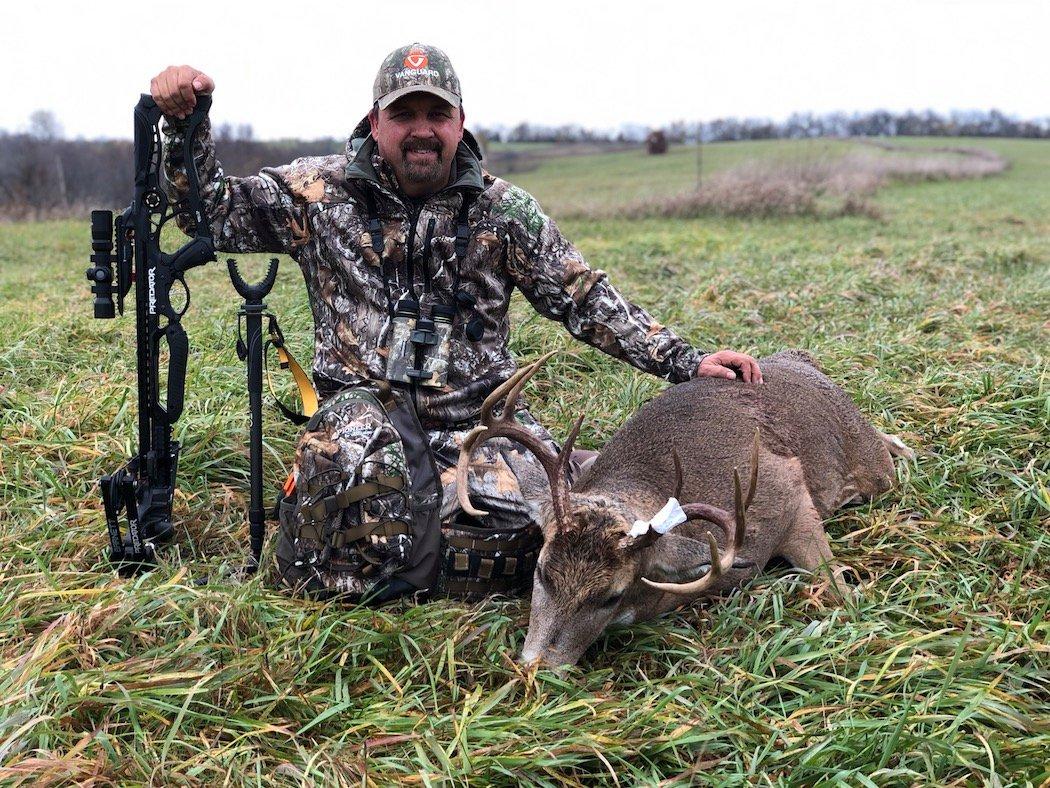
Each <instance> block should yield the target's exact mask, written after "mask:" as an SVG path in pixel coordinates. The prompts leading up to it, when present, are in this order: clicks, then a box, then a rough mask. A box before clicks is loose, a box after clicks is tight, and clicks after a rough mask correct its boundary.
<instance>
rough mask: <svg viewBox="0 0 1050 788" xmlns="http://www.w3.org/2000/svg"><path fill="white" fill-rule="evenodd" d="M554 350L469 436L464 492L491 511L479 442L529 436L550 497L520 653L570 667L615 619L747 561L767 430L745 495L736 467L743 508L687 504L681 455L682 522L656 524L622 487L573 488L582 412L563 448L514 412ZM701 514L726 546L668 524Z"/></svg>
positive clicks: (488, 404) (503, 392) (511, 385)
mask: <svg viewBox="0 0 1050 788" xmlns="http://www.w3.org/2000/svg"><path fill="white" fill-rule="evenodd" d="M550 355H551V354H547V355H546V356H544V357H542V358H541V359H540V360H539V361H537V362H536V363H534V364H532V365H530V366H528V367H525V368H523V369H522V370H520V371H519V372H518V373H517V374H515V375H514V376H513V377H512V378H511V379H510V380H508V381H507V382H506V383H505V384H504V385H503V386H501V387H500V388H498V389H496V390H495V391H494V392H493V393H492V394H491V395H490V396H489V397H488V398H487V399H486V400H485V403H484V405H483V406H482V414H481V423H480V425H479V426H478V427H477V428H475V429H474V430H473V431H472V432H471V433H470V434H469V435H468V436H467V438H466V439H465V440H464V442H463V446H462V449H461V452H460V456H459V463H458V465H457V482H458V483H457V491H458V495H459V502H460V505H461V506H462V507H463V509H464V511H466V512H468V513H470V514H474V515H475V516H482V515H484V514H485V512H482V511H479V510H478V509H476V508H474V507H473V506H472V505H471V503H470V500H469V496H468V485H467V481H468V480H467V470H468V467H469V464H470V458H471V456H472V454H473V451H474V449H475V448H476V447H477V446H478V445H479V443H480V442H482V441H484V440H487V439H489V438H494V437H505V438H509V439H511V440H514V441H517V442H518V443H521V444H522V445H524V446H526V447H527V448H528V449H529V450H530V451H532V452H533V453H534V454H535V455H536V457H537V459H538V460H539V462H540V463H541V464H542V466H543V467H544V469H545V470H546V472H547V476H548V479H549V480H550V486H551V502H550V504H549V505H547V506H545V507H543V510H542V515H541V528H542V530H543V535H544V546H543V549H542V550H541V552H540V556H539V560H538V562H537V567H536V573H535V578H534V581H533V592H532V609H531V613H530V618H529V631H528V634H527V636H526V639H525V646H524V648H523V651H522V655H521V660H522V661H523V662H526V663H528V662H535V661H541V662H544V663H547V664H551V665H564V664H572V663H575V662H576V661H577V660H578V659H579V657H580V656H581V655H582V654H583V652H584V651H586V649H587V647H588V646H590V645H591V643H593V642H594V641H595V640H596V639H597V638H598V637H599V636H600V635H601V633H602V631H604V629H605V628H606V627H607V626H608V625H609V624H610V623H630V622H631V621H634V620H635V619H636V618H638V617H640V616H639V612H640V611H642V610H644V609H647V608H648V607H652V606H655V605H657V604H658V603H659V600H660V599H662V598H663V597H664V594H666V593H670V594H677V595H683V596H689V597H695V596H697V595H698V594H700V593H702V592H703V591H704V590H706V589H708V588H710V587H711V586H712V585H714V584H715V583H716V582H717V581H718V580H719V578H720V577H721V576H722V574H723V573H724V572H726V571H728V570H729V569H730V568H733V567H734V566H735V567H736V568H740V567H741V566H742V565H743V564H734V561H736V558H737V551H738V550H739V548H740V546H741V545H742V543H743V539H744V533H745V528H746V523H745V511H746V509H747V507H748V506H749V505H750V503H751V500H752V498H753V496H754V491H755V485H756V482H757V472H758V462H757V454H758V435H757V433H756V436H755V445H754V449H753V454H752V463H751V466H752V474H751V483H750V485H749V490H748V493H747V496H746V498H745V496H744V495H743V493H742V490H741V485H740V477H739V474H738V473H735V472H734V480H735V508H736V512H735V516H734V515H733V514H730V513H729V512H726V511H725V510H723V509H721V508H719V507H716V506H711V505H709V504H705V503H689V504H686V505H685V506H680V505H679V504H678V502H677V500H676V499H677V497H678V495H680V493H681V487H682V468H681V463H680V462H679V460H678V457H677V455H676V454H675V455H673V459H674V464H675V472H676V476H677V480H676V485H675V486H676V494H675V497H674V498H673V499H671V501H670V502H669V503H670V504H671V506H670V507H669V509H670V510H671V511H672V512H673V513H674V515H675V516H674V522H671V523H669V522H668V521H666V520H664V521H663V522H653V521H652V520H651V519H649V518H651V517H652V515H653V514H654V513H653V512H652V511H650V512H644V513H642V512H639V511H638V510H637V507H638V505H639V504H638V502H637V501H635V500H632V499H631V498H630V497H629V496H624V495H618V494H617V492H618V491H617V490H613V489H610V490H602V491H600V492H597V493H595V492H593V491H592V492H590V493H588V494H587V495H581V494H572V493H571V492H570V491H569V489H568V481H567V477H566V469H567V467H568V460H569V455H570V453H571V451H572V444H573V443H574V441H575V439H576V435H577V434H578V432H579V429H580V425H581V423H582V417H581V419H579V420H577V421H576V423H575V425H574V426H573V428H572V431H571V433H570V435H569V438H568V440H567V441H566V445H565V447H564V448H563V449H562V451H561V452H560V453H559V454H555V453H554V452H552V451H550V449H548V448H547V447H546V446H545V445H544V444H543V443H541V442H540V441H538V440H537V439H536V438H535V437H534V436H533V435H532V434H531V433H530V432H528V430H527V429H525V428H524V427H523V426H521V425H519V424H517V422H515V421H514V418H513V414H514V411H515V410H516V405H517V401H518V397H519V395H520V393H521V390H522V388H523V387H524V385H525V383H527V382H528V380H529V379H530V378H532V377H533V376H534V375H535V374H536V372H537V371H538V370H539V368H540V366H541V365H542V364H543V363H544V362H545V361H546V360H547V358H549V357H550ZM504 397H505V402H504V405H503V410H502V413H501V415H500V416H499V417H495V416H493V410H494V408H495V406H496V404H497V403H498V402H499V400H501V399H503V398H504ZM665 494H666V493H665ZM643 518H644V519H643ZM692 519H701V520H706V521H707V522H710V523H713V524H715V525H717V526H718V527H719V528H721V529H722V531H723V533H724V535H725V536H726V541H727V547H726V550H725V551H724V554H723V553H721V552H720V551H719V549H718V543H717V541H716V539H715V537H714V536H713V535H712V534H711V533H710V532H708V533H707V534H706V539H705V540H704V541H698V540H696V539H691V538H689V537H687V536H684V535H679V534H675V533H670V532H669V531H670V528H673V526H674V525H675V524H680V523H681V522H684V521H685V520H692Z"/></svg>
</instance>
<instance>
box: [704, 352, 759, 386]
mask: <svg viewBox="0 0 1050 788" xmlns="http://www.w3.org/2000/svg"><path fill="white" fill-rule="evenodd" d="M737 370H739V371H740V375H741V376H742V377H743V378H744V381H745V382H746V383H761V382H762V370H761V369H759V368H758V362H757V361H755V360H754V359H753V358H751V356H749V355H748V354H747V353H737V352H736V351H735V350H719V351H718V352H717V353H711V354H710V355H708V356H705V357H704V360H703V361H701V362H700V366H699V367H697V369H696V374H697V376H701V375H702V376H704V377H709V378H729V379H732V380H735V379H736V376H737Z"/></svg>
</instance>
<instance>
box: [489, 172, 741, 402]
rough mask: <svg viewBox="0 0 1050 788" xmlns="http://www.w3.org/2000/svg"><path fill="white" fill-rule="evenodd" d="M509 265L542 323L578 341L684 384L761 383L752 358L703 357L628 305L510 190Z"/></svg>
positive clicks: (529, 202)
mask: <svg viewBox="0 0 1050 788" xmlns="http://www.w3.org/2000/svg"><path fill="white" fill-rule="evenodd" d="M512 191H513V192H515V194H514V195H513V197H514V199H513V200H512V203H513V206H514V208H513V211H511V212H508V234H507V244H508V249H507V267H508V271H509V273H510V275H511V277H512V278H513V279H514V283H515V285H517V287H518V289H520V290H521V291H522V293H523V294H524V295H525V297H526V298H527V299H528V300H529V302H530V303H531V304H532V305H533V307H534V308H535V309H536V311H537V312H539V313H540V314H542V315H543V316H544V317H548V318H551V319H553V320H558V321H559V322H561V323H562V324H563V325H564V326H565V327H566V328H567V329H568V331H569V333H570V334H572V335H573V336H574V337H576V338H577V339H580V340H582V341H583V342H586V343H587V344H589V345H592V346H594V347H596V348H598V349H599V350H601V351H603V352H605V353H608V354H609V355H610V356H613V357H614V358H618V359H621V360H623V361H626V362H628V363H629V364H631V365H632V366H634V367H637V368H638V369H640V370H642V371H644V372H649V373H651V374H653V375H656V376H657V377H661V378H664V379H665V380H668V381H670V382H672V383H681V382H684V381H686V380H690V379H691V378H693V377H696V376H697V375H704V376H713V377H725V378H735V377H736V370H737V369H739V370H740V372H741V377H742V378H743V379H744V380H745V381H747V382H752V381H754V382H758V383H761V382H762V373H761V370H760V369H759V367H758V362H756V361H755V360H754V359H753V358H752V357H751V356H749V355H747V354H745V353H738V352H736V351H732V350H720V351H718V352H717V353H710V354H702V353H699V352H698V351H697V350H695V349H694V348H693V347H691V346H690V345H689V344H688V343H687V342H685V341H684V340H683V339H681V338H680V337H679V336H677V335H676V334H675V333H674V332H673V331H671V330H670V329H668V328H666V327H665V326H663V325H661V324H660V323H658V322H657V321H656V320H655V319H653V317H652V316H651V315H650V314H649V313H648V312H646V311H645V310H644V309H642V308H640V307H638V306H636V305H634V304H632V303H631V302H630V301H628V300H627V299H625V298H624V297H623V296H622V295H621V294H620V293H619V292H618V291H617V290H616V288H614V287H613V286H612V284H611V283H610V282H609V278H608V276H607V275H606V274H605V272H604V271H601V270H600V269H592V268H590V267H589V266H588V265H587V263H586V262H585V261H584V259H583V256H582V255H581V254H580V252H579V251H578V250H577V249H576V247H575V246H573V245H572V243H570V242H569V241H568V240H566V238H565V237H564V236H563V235H562V234H561V232H560V230H559V229H558V227H557V225H556V224H555V223H554V221H553V220H552V219H551V218H550V217H548V216H546V215H545V214H544V213H543V212H542V211H541V210H540V208H539V205H538V204H537V203H536V201H535V200H534V199H532V198H531V197H530V196H528V195H527V194H525V192H522V191H521V190H520V189H515V190H512Z"/></svg>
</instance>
